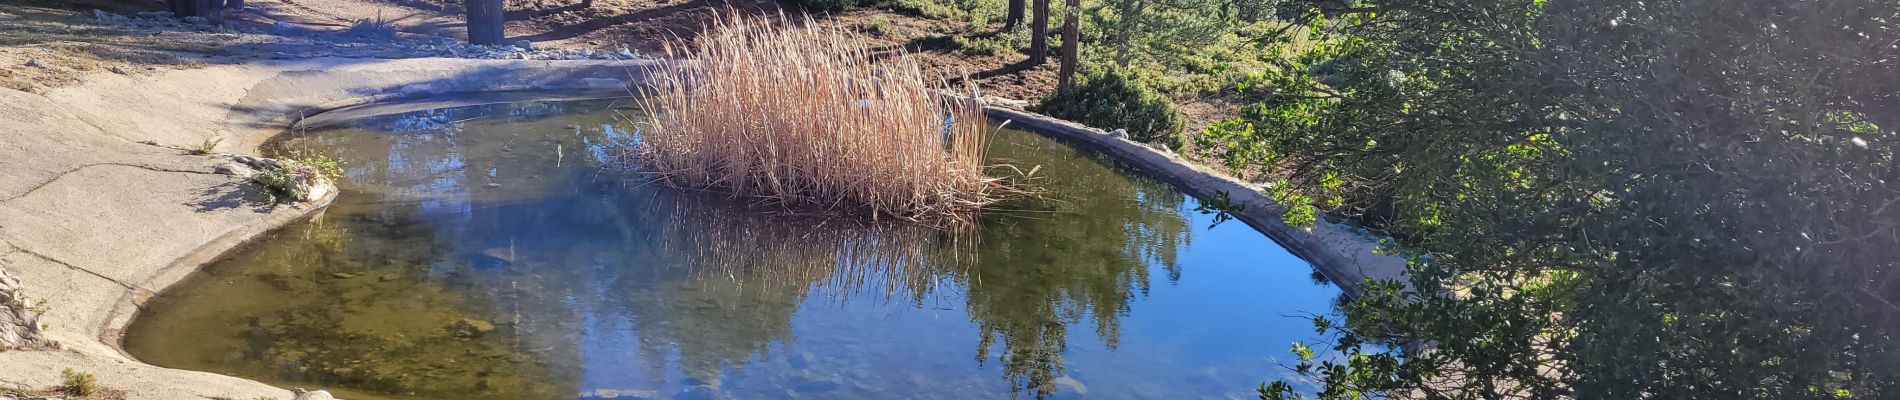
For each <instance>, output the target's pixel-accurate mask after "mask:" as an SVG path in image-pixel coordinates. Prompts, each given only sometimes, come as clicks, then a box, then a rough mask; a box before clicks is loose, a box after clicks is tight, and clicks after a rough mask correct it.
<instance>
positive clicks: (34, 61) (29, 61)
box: [26, 58, 46, 68]
mask: <svg viewBox="0 0 1900 400" xmlns="http://www.w3.org/2000/svg"><path fill="white" fill-rule="evenodd" d="M26 66H28V67H33V68H46V63H42V62H40V59H38V58H32V59H27V60H26Z"/></svg>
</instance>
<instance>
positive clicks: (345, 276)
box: [330, 272, 362, 279]
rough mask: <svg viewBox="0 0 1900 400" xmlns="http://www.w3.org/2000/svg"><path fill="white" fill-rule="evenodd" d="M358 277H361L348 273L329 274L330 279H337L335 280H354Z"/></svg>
mask: <svg viewBox="0 0 1900 400" xmlns="http://www.w3.org/2000/svg"><path fill="white" fill-rule="evenodd" d="M358 276H362V275H357V274H352V273H348V272H338V273H334V274H330V277H331V278H337V279H350V278H355V277H358Z"/></svg>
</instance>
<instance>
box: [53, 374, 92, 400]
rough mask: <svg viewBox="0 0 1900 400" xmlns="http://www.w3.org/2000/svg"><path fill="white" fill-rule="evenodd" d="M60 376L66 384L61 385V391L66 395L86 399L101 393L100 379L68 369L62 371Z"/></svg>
mask: <svg viewBox="0 0 1900 400" xmlns="http://www.w3.org/2000/svg"><path fill="white" fill-rule="evenodd" d="M59 375H60V377H62V378H64V380H65V383H64V384H62V385H60V389H61V390H64V391H65V392H66V394H70V395H73V396H80V397H84V396H91V395H94V394H97V393H99V379H98V378H97V377H94V376H92V374H89V373H85V372H79V371H74V370H72V369H71V368H67V369H66V370H64V371H60V372H59Z"/></svg>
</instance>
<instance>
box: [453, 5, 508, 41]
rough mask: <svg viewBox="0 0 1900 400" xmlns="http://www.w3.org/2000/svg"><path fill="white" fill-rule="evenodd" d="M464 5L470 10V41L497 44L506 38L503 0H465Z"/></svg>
mask: <svg viewBox="0 0 1900 400" xmlns="http://www.w3.org/2000/svg"><path fill="white" fill-rule="evenodd" d="M462 7H463V8H465V9H467V10H468V42H469V43H473V44H480V45H497V44H501V41H502V39H505V37H504V35H503V34H502V30H501V29H502V23H503V22H504V19H503V18H502V9H503V8H504V7H503V6H502V0H464V1H463V2H462Z"/></svg>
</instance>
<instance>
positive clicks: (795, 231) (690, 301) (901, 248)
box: [609, 133, 1188, 396]
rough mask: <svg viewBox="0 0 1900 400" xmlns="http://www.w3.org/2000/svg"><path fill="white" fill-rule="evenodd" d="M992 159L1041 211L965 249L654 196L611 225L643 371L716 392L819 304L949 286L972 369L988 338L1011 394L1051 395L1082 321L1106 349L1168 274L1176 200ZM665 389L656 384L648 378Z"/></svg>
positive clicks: (922, 234)
mask: <svg viewBox="0 0 1900 400" xmlns="http://www.w3.org/2000/svg"><path fill="white" fill-rule="evenodd" d="M997 143H998V144H997V149H996V150H995V151H994V152H993V153H992V154H995V155H998V156H1000V157H1004V158H1008V159H1011V160H1013V162H1016V163H1020V164H1024V165H1041V166H1042V167H1043V171H1044V173H1045V174H1046V175H1044V176H1045V179H1044V182H1045V184H1046V185H1048V189H1049V192H1050V193H1051V196H1052V198H1051V199H1048V200H1046V201H1040V200H1039V201H1025V202H1020V203H1018V204H1015V205H1013V207H1014V208H1017V209H1018V210H1017V211H1015V212H1009V213H1005V214H1006V215H991V216H986V218H984V221H983V223H984V224H987V225H986V226H983V227H981V228H982V229H975V230H974V231H975V232H976V233H975V236H966V235H964V234H963V233H967V232H960V233H958V234H952V233H948V232H942V231H936V230H929V229H921V228H916V227H902V226H892V225H855V224H850V223H843V222H839V221H837V220H835V219H834V220H830V221H826V220H822V219H808V218H797V217H783V216H767V215H760V214H759V213H758V211H757V210H744V209H742V208H743V207H739V206H736V205H732V204H720V202H717V201H708V200H709V197H711V196H705V195H698V194H669V193H667V192H666V191H652V192H646V193H644V194H641V195H639V196H643V197H639V198H636V199H623V200H619V203H621V204H634V205H637V206H630V207H626V208H625V209H624V210H623V213H621V214H622V215H621V218H617V219H618V220H621V221H623V222H621V223H622V224H625V225H624V226H626V227H628V229H627V232H635V233H632V234H629V235H628V236H627V237H625V238H622V239H621V240H622V243H629V244H639V245H636V246H635V247H641V249H640V250H637V251H640V252H645V253H647V254H645V255H638V256H635V255H628V256H625V258H621V259H625V260H641V261H640V262H642V263H643V264H644V265H640V266H627V267H624V268H617V269H616V270H618V271H619V272H617V273H616V274H617V275H616V278H617V279H616V280H615V282H614V283H612V284H611V285H613V286H614V288H613V289H610V290H609V292H614V293H627V294H628V295H627V296H624V297H616V298H618V299H622V300H624V301H625V303H623V304H621V305H620V306H621V307H624V308H625V309H626V311H627V312H628V314H630V315H632V316H633V319H634V320H635V321H636V323H635V325H636V329H638V330H639V331H640V333H641V336H642V344H643V347H642V350H641V351H642V352H643V354H642V358H643V359H645V360H647V361H648V362H649V367H648V368H650V369H652V370H654V371H655V372H661V371H664V369H665V366H664V363H665V360H667V357H665V356H666V350H667V346H673V348H674V349H676V351H677V352H678V356H679V360H680V363H681V364H682V365H681V367H682V368H683V369H684V370H685V371H684V372H685V373H686V374H687V375H689V376H692V377H694V378H696V379H700V380H703V381H716V380H717V378H718V376H719V374H720V372H721V370H722V368H725V367H731V366H738V365H743V364H744V363H745V362H747V360H751V359H753V358H754V357H755V356H761V355H764V354H765V353H766V352H767V350H768V349H769V348H770V345H771V344H772V343H774V342H781V343H783V342H788V341H790V340H791V335H792V330H791V329H792V328H791V318H792V315H793V314H794V313H795V312H796V311H797V307H799V306H800V305H801V304H802V303H803V302H804V300H805V299H806V298H807V296H811V295H813V294H814V292H817V293H824V294H828V295H833V296H837V298H838V299H840V300H843V299H845V298H858V299H863V298H864V297H863V296H852V294H871V295H873V296H871V297H872V298H875V297H876V295H879V294H881V295H884V296H888V297H885V298H887V299H908V300H910V301H912V302H915V303H918V304H921V302H922V301H923V299H924V298H925V297H926V295H927V294H928V293H929V292H931V291H933V290H938V289H940V288H939V287H938V285H939V284H941V283H945V282H953V283H954V284H956V286H960V287H963V288H967V290H966V292H967V293H965V294H964V295H965V296H967V302H968V308H969V313H970V315H971V318H972V319H973V320H974V321H975V322H977V324H978V325H979V327H980V328H981V332H982V335H983V337H982V339H981V340H980V344H979V347H978V349H977V352H978V355H979V359H988V358H989V357H990V354H991V353H990V352H991V350H992V347H993V345H994V344H995V341H996V340H997V339H1001V340H1002V345H1003V347H1004V349H1006V350H1003V352H1002V353H1001V354H998V355H997V356H996V357H997V358H998V359H999V360H1000V361H1001V362H1002V363H1003V367H1004V374H1005V377H1006V378H1007V379H1009V380H1011V381H1012V382H1013V384H1012V387H1013V388H1014V389H1018V390H1021V389H1027V390H1029V391H1031V392H1033V393H1034V394H1035V395H1037V396H1041V395H1047V394H1050V393H1053V391H1054V390H1055V388H1054V382H1053V381H1054V379H1055V378H1056V377H1059V376H1061V374H1062V369H1063V366H1062V360H1061V355H1062V353H1063V351H1064V350H1065V349H1066V346H1067V337H1068V328H1069V327H1070V326H1071V325H1073V324H1076V323H1080V322H1084V321H1086V322H1089V323H1090V324H1092V325H1093V326H1094V327H1095V331H1096V334H1097V335H1099V336H1100V337H1101V338H1102V340H1103V341H1104V342H1106V343H1108V345H1109V346H1115V345H1116V344H1117V342H1118V337H1119V328H1120V322H1119V321H1120V318H1121V317H1122V316H1123V315H1126V313H1127V312H1128V311H1129V308H1130V303H1131V301H1132V300H1133V299H1134V298H1135V297H1136V295H1137V292H1139V293H1146V291H1147V289H1148V286H1149V276H1148V272H1149V268H1150V267H1151V266H1160V267H1162V268H1164V269H1165V270H1167V271H1168V272H1169V275H1170V279H1177V278H1178V277H1179V275H1178V274H1179V272H1178V269H1177V268H1176V265H1175V251H1176V248H1177V247H1178V246H1183V245H1185V244H1186V243H1185V241H1186V240H1187V232H1188V221H1187V220H1186V219H1185V217H1184V216H1183V215H1182V214H1181V210H1180V207H1181V205H1182V200H1183V198H1182V197H1181V196H1180V195H1179V194H1178V193H1177V192H1174V191H1173V190H1172V189H1171V188H1169V187H1168V186H1166V184H1163V183H1160V182H1155V181H1150V180H1140V179H1133V180H1131V179H1129V178H1126V177H1124V176H1122V175H1118V174H1115V173H1113V172H1112V171H1110V170H1109V169H1107V168H1105V167H1103V164H1101V162H1099V161H1097V160H1093V159H1090V158H1088V157H1089V156H1084V155H1082V154H1080V153H1078V152H1076V151H1074V150H1073V149H1070V148H1068V147H1067V146H1063V145H1061V144H1058V143H1055V142H1052V141H1049V140H1048V139H1045V138H1041V137H1038V136H1033V135H1030V134H1022V133H1011V134H1006V135H1002V136H1001V137H999V140H998V142H997ZM649 376H652V377H658V376H662V374H659V373H652V374H649Z"/></svg>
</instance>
